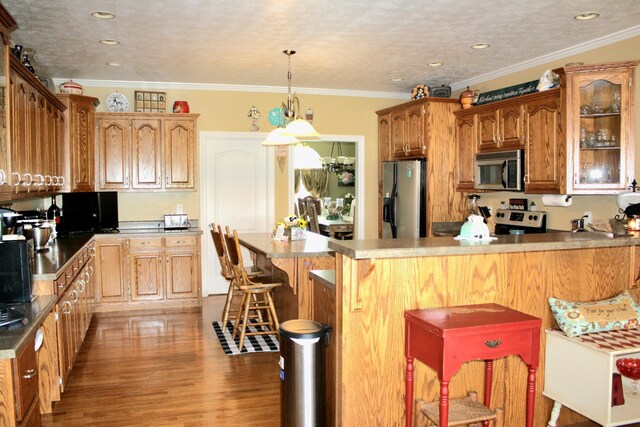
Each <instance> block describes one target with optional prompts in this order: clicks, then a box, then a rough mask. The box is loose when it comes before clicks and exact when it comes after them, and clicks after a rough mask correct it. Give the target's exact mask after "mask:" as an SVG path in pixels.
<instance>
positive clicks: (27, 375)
mask: <svg viewBox="0 0 640 427" xmlns="http://www.w3.org/2000/svg"><path fill="white" fill-rule="evenodd" d="M37 374H38V371H36V370H35V369H27V370H26V371H24V375H23V376H22V378H24V379H25V380H29V379H31V378H33V377H35V376H36V375H37Z"/></svg>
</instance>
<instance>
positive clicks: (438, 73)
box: [0, 0, 640, 93]
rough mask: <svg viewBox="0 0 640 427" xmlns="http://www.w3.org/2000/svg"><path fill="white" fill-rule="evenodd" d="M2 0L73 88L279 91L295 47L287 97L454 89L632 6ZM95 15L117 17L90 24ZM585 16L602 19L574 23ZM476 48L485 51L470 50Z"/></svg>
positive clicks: (596, 32) (566, 41)
mask: <svg viewBox="0 0 640 427" xmlns="http://www.w3.org/2000/svg"><path fill="white" fill-rule="evenodd" d="M0 1H1V2H2V4H3V5H4V6H5V7H6V8H7V9H8V10H9V12H10V13H11V14H12V15H13V17H14V18H15V19H16V21H17V22H18V26H19V29H18V30H16V31H15V32H14V33H13V36H12V40H13V42H14V43H20V44H22V45H24V46H25V48H27V49H31V50H32V51H33V52H34V55H35V58H34V61H35V66H36V72H37V73H38V74H40V75H43V76H49V77H53V78H58V79H66V78H73V79H74V80H116V81H144V82H176V83H199V84H222V85H250V86H277V87H282V86H286V72H287V58H286V56H285V55H284V54H282V50H284V49H294V50H296V51H297V52H298V53H297V54H296V55H295V56H293V57H292V61H291V63H292V75H293V87H294V88H295V89H298V88H317V89H333V90H336V89H338V90H352V91H372V92H393V93H408V92H410V90H411V88H412V87H413V86H414V85H415V84H416V83H427V84H429V85H439V84H448V85H452V86H454V88H455V87H456V86H458V87H459V86H460V85H462V84H464V83H465V82H467V81H469V80H473V79H474V78H478V77H479V76H483V75H485V74H487V73H491V72H495V71H496V70H501V69H504V68H509V67H513V66H516V65H517V64H520V63H523V62H529V61H535V60H536V58H540V57H544V56H546V55H550V54H553V53H556V52H558V51H563V50H566V49H572V48H576V46H579V45H581V44H584V43H592V42H593V41H594V40H599V39H601V38H607V37H608V38H612V37H613V38H615V34H617V33H620V34H621V35H620V38H624V37H628V36H629V35H638V34H640V25H638V23H640V7H639V6H638V0H616V1H602V0H580V1H573V0H562V1H558V0H536V1H520V0H483V1H478V0H455V1H451V0H429V1H426V0H422V1H420V0H414V1H410V2H407V1H398V0H382V1H381V0H351V1H346V0H340V1H292V0H253V1H252V0H235V1H230V0H226V1H223V0H181V1H177V0H91V1H87V0H59V1H52V0H0ZM96 10H100V11H110V12H114V13H115V14H116V15H117V17H116V18H115V19H111V20H99V19H95V18H93V17H91V16H90V13H91V12H93V11H96ZM588 11H597V12H599V13H600V14H601V15H600V18H598V19H596V20H592V21H576V20H574V19H573V16H575V15H577V14H579V13H582V12H588ZM612 35H614V36H612ZM100 39H117V40H119V41H120V42H121V44H120V45H117V46H104V45H101V44H99V43H98V40H100ZM478 42H484V43H489V44H491V48H489V49H484V50H473V49H470V47H469V46H470V45H471V44H473V43H478ZM636 56H637V57H640V48H639V52H638V55H636ZM629 59H633V58H629ZM108 61H117V62H121V63H122V64H123V65H122V66H121V67H109V66H107V65H106V63H107V62H108ZM432 61H442V62H444V63H445V65H444V66H442V67H438V68H433V67H428V66H427V63H429V62H432ZM391 77H403V78H404V80H403V81H402V82H392V81H390V78H391Z"/></svg>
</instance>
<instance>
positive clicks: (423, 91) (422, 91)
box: [411, 85, 429, 99]
mask: <svg viewBox="0 0 640 427" xmlns="http://www.w3.org/2000/svg"><path fill="white" fill-rule="evenodd" d="M427 96H429V86H427V85H415V86H414V87H413V90H412V91H411V99H421V98H426V97H427Z"/></svg>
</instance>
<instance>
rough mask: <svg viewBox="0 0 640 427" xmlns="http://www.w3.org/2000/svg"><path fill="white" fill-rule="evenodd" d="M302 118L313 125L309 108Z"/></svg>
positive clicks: (311, 112)
mask: <svg viewBox="0 0 640 427" xmlns="http://www.w3.org/2000/svg"><path fill="white" fill-rule="evenodd" d="M304 116H305V119H306V120H307V121H308V122H309V123H311V124H313V110H312V109H311V107H309V108H308V109H307V111H305V112H304Z"/></svg>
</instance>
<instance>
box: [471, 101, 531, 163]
mask: <svg viewBox="0 0 640 427" xmlns="http://www.w3.org/2000/svg"><path fill="white" fill-rule="evenodd" d="M522 119H523V112H522V106H521V105H506V106H504V107H503V108H498V109H495V110H493V109H491V110H488V111H483V112H479V113H478V132H479V137H478V151H479V152H486V151H493V150H496V149H504V150H508V149H514V150H517V149H519V148H522V147H523V146H524V140H523V138H522Z"/></svg>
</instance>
